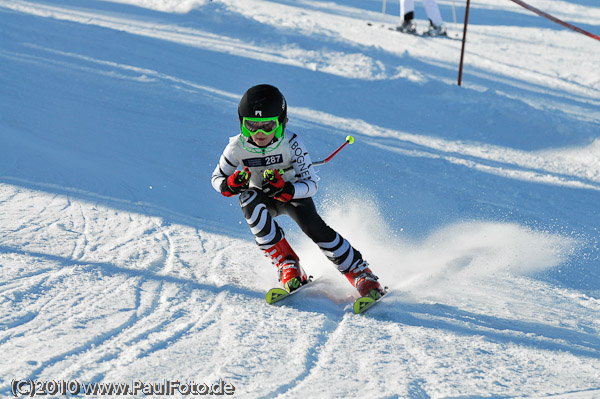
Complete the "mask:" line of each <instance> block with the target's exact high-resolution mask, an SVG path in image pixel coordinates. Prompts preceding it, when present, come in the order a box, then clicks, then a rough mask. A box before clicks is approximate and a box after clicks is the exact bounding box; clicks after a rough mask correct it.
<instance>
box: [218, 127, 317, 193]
mask: <svg viewBox="0 0 600 399" xmlns="http://www.w3.org/2000/svg"><path fill="white" fill-rule="evenodd" d="M245 166H247V167H248V169H250V187H257V188H261V187H262V181H263V172H264V171H265V170H267V169H285V168H288V167H290V166H291V167H292V169H290V170H288V171H287V172H285V173H284V174H283V179H284V180H285V181H289V182H291V183H293V185H294V190H295V191H294V199H296V198H307V197H311V196H313V195H315V193H316V192H317V181H319V178H318V176H317V175H316V173H315V168H314V167H313V165H312V163H311V160H310V155H308V151H307V150H306V147H304V144H303V143H302V141H300V139H299V138H298V136H297V135H296V134H295V133H293V132H290V131H289V130H286V131H285V134H284V135H283V137H281V138H279V139H275V141H274V142H273V143H271V144H270V145H269V146H267V147H265V148H260V147H258V146H256V145H255V144H253V143H252V142H251V141H250V139H249V138H248V137H245V136H244V135H242V134H241V133H240V134H238V135H237V136H234V137H230V138H229V144H228V145H227V147H225V150H224V151H223V154H222V155H221V158H220V159H219V164H218V165H217V167H216V168H215V170H214V172H213V174H212V186H213V187H214V189H215V190H217V191H218V192H221V184H222V183H223V181H224V180H225V179H227V177H228V176H229V175H231V174H233V173H234V172H235V171H236V170H237V169H238V168H240V169H243V168H244V167H245Z"/></svg>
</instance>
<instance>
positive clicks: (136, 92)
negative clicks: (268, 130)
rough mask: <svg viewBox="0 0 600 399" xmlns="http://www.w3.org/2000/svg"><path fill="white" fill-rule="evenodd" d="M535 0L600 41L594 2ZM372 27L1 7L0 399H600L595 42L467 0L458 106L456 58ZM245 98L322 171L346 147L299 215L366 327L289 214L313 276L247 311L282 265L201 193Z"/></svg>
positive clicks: (292, 5)
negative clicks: (272, 105) (32, 390)
mask: <svg viewBox="0 0 600 399" xmlns="http://www.w3.org/2000/svg"><path fill="white" fill-rule="evenodd" d="M453 3H456V4H455V5H456V8H457V9H456V13H457V15H458V16H459V21H458V22H459V23H460V22H462V21H461V19H462V15H463V14H464V4H462V3H460V4H459V2H452V1H450V0H440V1H439V4H440V7H441V11H442V15H443V16H444V18H445V20H446V21H449V22H448V26H449V30H450V36H451V38H452V39H457V36H459V35H461V34H462V29H461V26H460V25H454V24H453V23H452V5H453ZM529 3H530V4H531V5H533V6H535V7H538V8H540V9H542V10H545V11H547V12H550V13H552V14H553V15H555V16H556V17H558V18H561V19H564V20H566V21H567V22H570V23H573V24H576V25H578V26H580V27H581V28H583V29H586V30H589V31H591V32H593V33H595V34H598V33H600V26H599V25H598V21H599V20H600V7H599V6H598V4H597V3H596V1H595V0H564V1H560V0H529ZM387 11H388V13H389V14H388V15H387V17H386V21H387V22H388V23H396V22H397V21H398V16H397V15H398V4H397V3H396V2H388V8H387ZM416 13H417V18H418V21H417V22H418V29H419V30H423V29H425V26H426V17H425V14H424V10H423V9H422V6H421V4H420V3H419V2H417V10H416ZM381 20H382V15H381V2H380V1H379V0H367V1H365V0H344V1H342V0H333V1H317V0H294V1H292V0H277V1H265V0H244V1H239V0H214V1H208V0H187V1H176V0H122V1H116V0H115V1H111V2H109V1H94V0H77V1H75V0H52V1H24V0H0V104H1V109H0V309H1V311H0V352H1V353H2V360H1V361H0V396H2V397H9V396H12V392H11V391H12V388H14V387H16V386H17V385H19V388H21V389H22V392H26V391H27V389H28V388H27V386H26V384H23V385H22V386H21V385H20V384H17V383H14V382H15V381H17V382H18V381H20V380H29V379H31V380H40V381H42V380H44V381H47V380H54V381H57V382H59V385H60V382H61V381H66V382H67V383H68V382H73V381H77V382H78V383H81V384H83V383H107V384H109V383H123V384H129V387H130V388H132V387H133V386H134V385H135V384H141V383H143V384H150V383H157V387H160V383H166V380H168V381H169V383H171V382H173V383H174V382H175V381H179V383H180V384H181V385H182V386H184V384H187V383H189V382H191V381H193V382H195V383H196V384H202V383H206V384H208V385H212V384H213V383H215V382H218V381H220V380H221V381H223V382H224V383H226V384H229V385H228V386H229V387H230V388H231V387H234V388H235V389H234V395H233V396H234V397H241V398H296V397H307V398H317V397H319V398H320V397H332V398H358V397H369V398H414V399H417V398H419V399H421V398H477V397H502V398H508V397H510V398H543V397H559V398H600V318H599V317H598V315H599V312H600V277H599V276H598V266H599V265H600V258H599V250H598V240H599V236H600V234H599V232H598V225H599V222H600V217H599V216H598V203H599V195H600V193H599V192H600V137H599V134H598V133H599V132H600V73H598V66H599V65H600V51H599V50H600V42H597V41H595V40H593V39H591V38H589V37H586V36H583V35H580V34H577V33H575V32H571V31H567V30H565V29H564V28H562V27H560V26H558V25H555V24H553V23H551V22H549V21H547V20H544V19H541V18H540V17H538V16H536V15H534V14H531V13H530V12H528V11H526V10H524V9H522V8H520V7H519V6H517V5H516V4H514V3H512V2H510V1H508V0H480V1H477V2H474V4H472V9H471V16H470V22H471V24H470V26H469V32H468V41H467V47H466V58H465V71H464V76H463V86H462V87H458V86H457V85H456V78H457V68H458V61H459V55H460V46H461V42H460V41H459V40H449V39H440V38H437V39H425V38H421V37H416V36H406V35H402V34H399V33H396V32H393V31H390V30H388V29H386V28H382V27H380V23H381ZM367 22H371V23H373V26H369V25H368V24H367ZM258 83H271V84H274V85H276V86H278V87H279V88H280V89H281V90H282V92H283V93H284V94H285V95H286V98H287V100H288V103H289V105H290V111H289V113H290V115H289V116H290V124H289V128H290V129H291V130H293V131H297V132H299V133H301V134H302V135H303V141H304V142H305V143H306V144H307V145H308V147H309V148H310V149H311V155H312V156H313V159H320V158H322V157H324V156H326V155H328V154H329V153H330V152H331V151H332V150H333V149H335V148H336V147H337V146H338V145H340V144H341V143H342V142H343V140H344V138H345V137H346V136H347V135H349V134H351V135H353V136H354V137H355V138H356V142H355V144H353V145H352V146H348V147H347V148H345V149H344V150H343V152H341V153H340V155H339V156H338V157H336V158H335V159H334V160H333V161H332V162H331V163H329V164H327V165H326V166H322V167H320V169H319V175H320V178H321V185H320V190H319V193H318V194H317V196H316V197H315V201H316V203H317V205H318V208H319V210H320V212H321V213H322V215H323V217H324V218H325V220H326V221H327V222H328V223H329V224H331V225H332V226H333V227H334V228H335V229H336V230H338V231H339V232H340V233H342V234H343V235H344V236H346V237H347V238H348V239H349V240H350V241H351V242H352V243H353V244H354V245H355V246H356V247H357V248H358V249H360V250H361V252H363V254H364V255H365V257H366V259H367V260H368V261H369V263H370V264H371V266H372V268H373V270H374V271H375V273H377V274H378V275H379V276H380V277H381V280H382V281H383V282H384V283H385V284H386V285H387V286H389V288H390V293H389V294H388V295H387V296H386V297H385V299H384V300H383V302H382V303H381V304H380V305H378V306H377V307H375V308H373V309H372V310H371V311H369V313H368V314H366V315H363V316H355V315H353V314H351V310H350V304H351V303H352V298H353V297H354V296H355V295H356V294H355V292H354V289H353V288H352V287H350V286H349V285H348V283H347V282H346V281H345V279H344V278H343V277H342V276H340V275H339V273H338V272H337V271H335V270H334V268H333V267H332V266H331V265H330V264H329V263H328V261H327V260H326V259H325V258H324V257H323V256H322V255H321V254H320V253H319V251H318V250H317V248H316V247H315V245H314V244H312V243H311V242H309V241H308V240H307V239H306V238H305V237H303V235H302V234H301V232H300V231H299V229H298V228H297V227H295V225H294V224H293V223H292V222H291V221H290V220H288V219H282V220H281V224H282V226H283V227H284V228H285V229H286V230H287V232H288V237H289V240H290V242H291V243H292V245H293V246H294V247H295V248H296V250H297V252H298V253H299V255H300V257H301V259H302V262H303V264H304V265H305V268H306V269H307V270H308V271H309V272H310V273H311V274H313V275H314V276H316V277H319V278H318V280H316V281H315V283H314V285H312V286H311V287H307V288H306V290H305V291H304V292H303V293H302V294H299V295H297V296H295V297H293V298H291V299H290V300H289V301H288V302H286V303H285V304H284V305H282V306H268V305H266V304H265V301H264V293H265V292H266V290H267V289H268V288H270V287H272V286H274V285H276V284H277V278H276V273H275V270H274V268H273V266H272V265H271V264H270V263H269V262H268V261H267V260H266V259H265V258H264V257H263V256H262V254H261V253H260V251H259V250H258V249H257V248H256V246H255V245H254V243H253V240H252V236H251V234H250V232H249V229H248V227H247V226H246V224H245V221H244V219H243V218H242V215H241V212H240V211H239V209H238V205H237V200H236V199H235V198H233V199H227V198H224V197H222V196H221V195H220V194H218V193H216V192H214V190H213V189H212V187H211V186H210V174H211V173H212V170H213V168H214V165H215V163H216V162H217V161H218V157H219V155H220V153H221V150H222V149H223V147H224V146H225V144H226V143H227V139H228V136H231V135H234V134H236V133H237V131H238V129H239V125H238V121H237V116H236V108H237V103H238V101H239V98H240V96H241V94H242V93H243V92H244V91H245V90H246V89H247V88H248V87H250V86H252V85H255V84H258ZM81 386H83V385H81ZM138 386H141V385H138ZM48 387H50V388H51V387H52V384H50V385H47V386H46V388H48ZM146 387H147V386H146ZM177 392H179V393H181V392H182V391H181V390H177ZM175 393H176V392H175ZM84 394H85V393H84V392H83V391H82V392H80V394H79V396H83V395H84ZM92 396H93V395H92ZM96 396H99V397H100V396H103V395H100V394H98V395H96ZM104 396H106V395H104ZM132 396H137V397H150V395H145V394H144V392H143V391H142V390H141V389H138V391H137V393H136V395H132Z"/></svg>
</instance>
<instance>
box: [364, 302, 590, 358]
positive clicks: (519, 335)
mask: <svg viewBox="0 0 600 399" xmlns="http://www.w3.org/2000/svg"><path fill="white" fill-rule="evenodd" d="M388 295H390V296H391V297H388V298H385V302H388V303H385V302H382V303H381V304H379V305H378V306H377V307H375V308H373V309H372V310H371V311H369V313H368V314H367V315H365V316H366V317H371V318H373V319H376V320H380V321H386V322H392V323H398V324H402V325H409V326H415V327H424V328H429V329H432V330H446V331H449V332H452V333H454V334H456V335H460V336H479V337H485V338H486V339H487V340H489V341H490V342H494V343H498V344H507V343H511V344H515V345H520V346H525V347H530V348H534V349H540V350H547V351H554V352H558V351H564V352H567V353H571V354H573V355H575V356H585V357H591V358H600V337H599V336H598V335H597V334H596V333H595V332H590V333H587V332H583V331H574V330H572V329H569V328H566V327H557V326H553V325H548V324H542V323H537V322H530V321H523V320H518V319H507V318H502V317H497V316H489V315H484V314H478V313H474V312H469V311H467V310H463V309H460V308H458V307H455V306H450V305H444V304H439V303H433V304H428V303H408V302H403V301H402V299H401V298H399V295H398V294H394V293H390V294H388ZM394 297H395V298H394ZM394 299H395V300H394Z"/></svg>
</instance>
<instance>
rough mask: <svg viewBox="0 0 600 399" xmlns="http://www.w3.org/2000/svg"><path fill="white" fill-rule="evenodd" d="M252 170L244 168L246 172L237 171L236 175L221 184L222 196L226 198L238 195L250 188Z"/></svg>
mask: <svg viewBox="0 0 600 399" xmlns="http://www.w3.org/2000/svg"><path fill="white" fill-rule="evenodd" d="M249 182H250V170H249V169H248V167H247V166H246V167H244V170H236V171H235V173H234V174H232V175H229V177H227V179H225V180H223V183H221V194H223V195H224V196H226V197H231V196H233V195H237V194H239V193H241V192H242V191H244V190H246V189H247V188H248V185H249V184H250V183H249Z"/></svg>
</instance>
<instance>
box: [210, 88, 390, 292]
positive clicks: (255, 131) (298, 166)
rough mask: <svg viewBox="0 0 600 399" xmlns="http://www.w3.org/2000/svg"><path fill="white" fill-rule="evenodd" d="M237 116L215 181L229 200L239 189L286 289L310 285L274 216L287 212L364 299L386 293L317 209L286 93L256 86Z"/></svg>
mask: <svg viewBox="0 0 600 399" xmlns="http://www.w3.org/2000/svg"><path fill="white" fill-rule="evenodd" d="M238 116H239V119H240V127H241V133H240V134H238V135H237V136H234V137H231V138H230V139H229V144H228V145H227V146H226V147H225V150H224V151H223V154H222V155H221V158H220V160H219V164H218V165H217V167H216V168H215V170H214V172H213V174H212V186H213V187H214V188H215V190H217V191H218V192H220V193H221V194H223V195H224V196H226V197H230V196H233V195H237V194H240V197H239V202H240V206H241V208H242V212H243V213H244V217H245V219H246V221H247V222H248V226H249V227H250V230H251V231H252V233H253V234H254V237H255V241H256V243H257V244H258V246H259V248H260V249H262V250H263V251H264V252H265V256H267V257H270V258H271V260H272V262H273V263H274V264H275V265H276V266H277V269H278V272H279V279H280V281H281V283H282V284H283V287H284V288H285V289H286V290H287V291H288V292H292V291H294V290H296V289H298V288H299V287H300V286H301V285H303V284H305V283H307V282H308V277H307V274H306V273H305V272H304V270H303V268H302V266H301V265H300V259H299V258H298V255H296V253H295V252H294V251H293V250H292V248H291V247H290V245H289V244H288V242H287V240H286V239H285V234H284V232H283V230H282V229H281V227H279V225H278V224H277V223H276V221H275V219H274V218H275V217H277V216H279V215H288V216H290V217H291V218H292V219H293V220H294V221H295V222H296V223H297V224H298V226H300V228H301V229H302V231H303V232H304V233H305V234H306V235H307V236H308V237H309V238H310V239H311V240H312V241H314V242H315V243H316V244H317V245H318V246H319V248H320V249H321V251H322V252H323V253H324V254H325V256H327V258H328V259H329V260H331V261H332V262H333V263H334V264H335V265H336V267H337V269H338V270H339V271H340V272H341V273H342V274H344V275H345V276H346V278H348V280H349V281H350V283H351V284H352V285H353V286H354V287H356V289H357V290H358V292H359V294H360V295H361V296H366V295H371V296H373V297H374V298H378V297H379V296H380V295H383V294H384V293H385V291H384V290H383V289H382V287H381V285H380V284H379V283H378V282H377V276H375V275H374V274H373V272H372V271H371V270H370V269H369V265H368V264H367V262H366V261H365V260H364V259H363V258H362V256H361V254H360V252H359V251H357V250H356V249H355V248H353V247H352V246H351V245H350V243H349V242H348V241H347V240H346V239H344V238H343V237H342V236H340V235H339V234H338V233H337V232H335V231H334V230H333V229H332V228H331V227H329V226H328V225H327V224H326V223H325V222H324V221H323V219H321V217H320V216H319V215H318V214H317V211H316V209H315V205H314V202H313V200H312V198H311V197H312V196H313V195H315V193H316V192H317V181H318V180H319V179H318V177H317V175H316V173H315V170H314V167H313V166H312V164H311V159H310V156H309V155H308V151H307V150H306V147H305V146H304V144H303V143H302V141H300V138H299V137H298V135H296V134H295V133H293V132H290V131H286V124H287V121H288V119H287V104H286V101H285V98H284V97H283V95H282V94H281V92H280V91H279V90H278V89H277V88H276V87H274V86H271V85H266V84H263V85H258V86H254V87H251V88H250V89H248V91H246V93H245V94H244V95H243V96H242V99H241V101H240V104H239V106H238ZM290 166H291V167H292V168H291V170H288V171H285V172H284V169H285V168H288V167H290ZM238 167H239V168H242V167H243V169H238Z"/></svg>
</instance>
